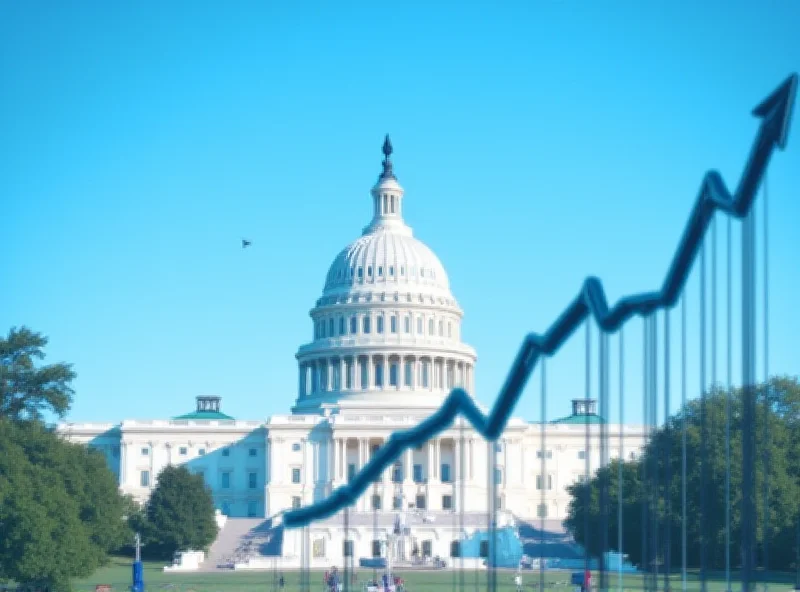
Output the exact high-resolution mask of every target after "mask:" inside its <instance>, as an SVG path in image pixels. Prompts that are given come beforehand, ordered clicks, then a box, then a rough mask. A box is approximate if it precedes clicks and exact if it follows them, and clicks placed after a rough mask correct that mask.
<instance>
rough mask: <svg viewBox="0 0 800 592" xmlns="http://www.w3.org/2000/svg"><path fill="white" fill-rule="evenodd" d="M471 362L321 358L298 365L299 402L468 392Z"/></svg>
mask: <svg viewBox="0 0 800 592" xmlns="http://www.w3.org/2000/svg"><path fill="white" fill-rule="evenodd" d="M472 369H473V362H472V361H469V360H465V359H460V358H458V357H449V356H441V355H429V354H425V353H422V354H406V353H374V354H352V355H336V356H330V357H327V356H323V357H317V358H314V359H311V360H307V361H303V362H300V364H299V367H298V370H299V381H298V389H299V392H298V395H299V397H300V398H301V399H303V398H307V397H312V396H318V395H321V394H324V393H347V392H359V391H360V392H366V391H373V392H374V391H385V392H388V391H403V392H409V391H410V392H425V391H428V392H434V391H436V392H441V391H450V390H452V389H453V388H456V387H461V388H463V389H464V390H466V391H467V392H472V387H473V385H472Z"/></svg>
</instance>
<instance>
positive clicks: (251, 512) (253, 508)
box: [247, 500, 258, 518]
mask: <svg viewBox="0 0 800 592" xmlns="http://www.w3.org/2000/svg"><path fill="white" fill-rule="evenodd" d="M257 513H258V502H257V501H255V500H250V501H248V502H247V517H248V518H255V517H256V514H257Z"/></svg>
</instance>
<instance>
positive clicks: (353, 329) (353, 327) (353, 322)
mask: <svg viewBox="0 0 800 592" xmlns="http://www.w3.org/2000/svg"><path fill="white" fill-rule="evenodd" d="M356 333H358V319H357V318H356V317H355V315H353V316H352V317H350V334H351V335H355V334H356Z"/></svg>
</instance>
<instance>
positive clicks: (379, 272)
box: [378, 265, 383, 277]
mask: <svg viewBox="0 0 800 592" xmlns="http://www.w3.org/2000/svg"><path fill="white" fill-rule="evenodd" d="M378 277H383V265H379V266H378Z"/></svg>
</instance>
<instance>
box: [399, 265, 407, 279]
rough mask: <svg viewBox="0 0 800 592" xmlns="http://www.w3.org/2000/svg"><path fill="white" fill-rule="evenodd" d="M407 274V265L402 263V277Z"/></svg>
mask: <svg viewBox="0 0 800 592" xmlns="http://www.w3.org/2000/svg"><path fill="white" fill-rule="evenodd" d="M405 275H406V266H405V265H401V266H400V277H405Z"/></svg>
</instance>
